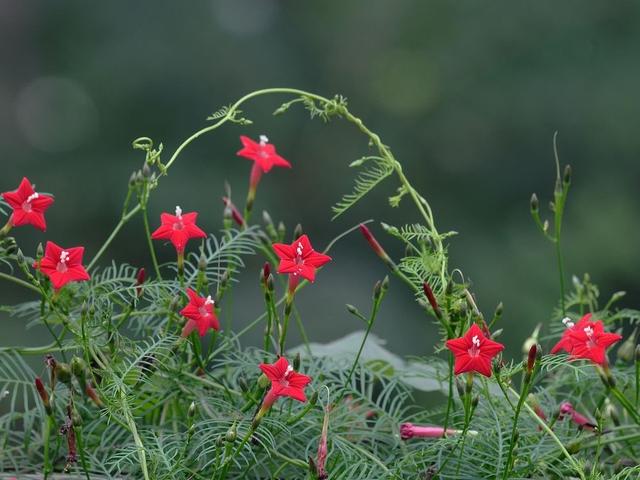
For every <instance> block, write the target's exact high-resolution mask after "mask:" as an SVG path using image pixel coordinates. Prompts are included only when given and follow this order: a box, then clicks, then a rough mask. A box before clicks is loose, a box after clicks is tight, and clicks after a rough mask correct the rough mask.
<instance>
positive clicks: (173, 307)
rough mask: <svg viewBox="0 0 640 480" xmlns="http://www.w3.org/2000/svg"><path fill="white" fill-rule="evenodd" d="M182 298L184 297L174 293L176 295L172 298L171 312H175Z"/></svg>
mask: <svg viewBox="0 0 640 480" xmlns="http://www.w3.org/2000/svg"><path fill="white" fill-rule="evenodd" d="M181 300H182V298H181V297H180V295H174V297H173V298H172V299H171V303H169V310H170V311H171V312H175V311H176V310H177V309H178V305H180V301H181Z"/></svg>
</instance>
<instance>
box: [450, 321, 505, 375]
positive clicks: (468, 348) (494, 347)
mask: <svg viewBox="0 0 640 480" xmlns="http://www.w3.org/2000/svg"><path fill="white" fill-rule="evenodd" d="M446 346H447V348H448V349H449V350H451V351H452V352H453V355H454V356H455V365H454V373H455V374H456V375H458V374H460V373H464V372H478V373H480V374H481V375H484V376H485V377H490V376H491V371H492V367H491V363H492V360H493V357H495V356H496V355H498V353H500V352H501V351H502V350H504V345H502V344H501V343H498V342H494V341H493V340H491V339H489V338H487V337H485V335H484V333H482V330H481V329H480V327H478V325H476V324H475V323H474V324H473V325H471V328H469V330H467V333H465V334H464V336H462V337H460V338H454V339H452V340H447V343H446Z"/></svg>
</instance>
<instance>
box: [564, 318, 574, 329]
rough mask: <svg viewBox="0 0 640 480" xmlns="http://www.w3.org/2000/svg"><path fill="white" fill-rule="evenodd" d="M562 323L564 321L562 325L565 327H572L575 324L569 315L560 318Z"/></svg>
mask: <svg viewBox="0 0 640 480" xmlns="http://www.w3.org/2000/svg"><path fill="white" fill-rule="evenodd" d="M562 323H564V326H565V327H567V328H573V326H574V325H575V324H574V323H573V322H572V321H571V319H570V318H569V317H564V318H563V319H562Z"/></svg>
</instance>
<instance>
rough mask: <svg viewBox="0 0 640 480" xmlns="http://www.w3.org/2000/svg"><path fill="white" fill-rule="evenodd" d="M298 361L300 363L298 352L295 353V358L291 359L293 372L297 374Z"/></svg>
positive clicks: (298, 368)
mask: <svg viewBox="0 0 640 480" xmlns="http://www.w3.org/2000/svg"><path fill="white" fill-rule="evenodd" d="M300 361H301V358H300V352H298V353H296V356H295V357H293V364H292V367H293V371H294V372H297V371H298V370H300Z"/></svg>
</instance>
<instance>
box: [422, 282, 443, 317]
mask: <svg viewBox="0 0 640 480" xmlns="http://www.w3.org/2000/svg"><path fill="white" fill-rule="evenodd" d="M422 290H423V291H424V294H425V296H426V297H427V300H429V304H431V308H433V313H435V314H436V317H438V318H442V312H441V311H440V307H439V306H438V301H437V300H436V296H435V295H434V294H433V290H431V286H429V284H428V283H427V282H424V283H423V284H422Z"/></svg>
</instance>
